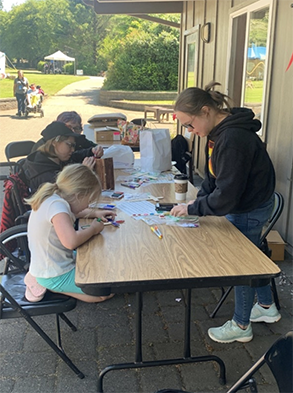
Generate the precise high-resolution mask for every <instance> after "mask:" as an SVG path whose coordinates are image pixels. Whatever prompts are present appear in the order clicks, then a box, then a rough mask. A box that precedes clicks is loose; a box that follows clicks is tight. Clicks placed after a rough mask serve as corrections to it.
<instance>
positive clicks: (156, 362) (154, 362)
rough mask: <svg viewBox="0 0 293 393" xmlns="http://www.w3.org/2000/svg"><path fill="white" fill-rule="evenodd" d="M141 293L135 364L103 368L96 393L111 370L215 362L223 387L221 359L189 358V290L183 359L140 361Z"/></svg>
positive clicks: (137, 321) (224, 370) (137, 301)
mask: <svg viewBox="0 0 293 393" xmlns="http://www.w3.org/2000/svg"><path fill="white" fill-rule="evenodd" d="M142 304H143V302H142V293H141V292H137V293H136V315H135V319H136V321H135V326H136V332H135V338H136V343H135V362H132V363H120V364H112V365H110V366H107V367H105V368H104V369H103V370H102V371H101V372H100V375H99V378H98V393H103V378H104V376H105V375H106V374H107V373H108V372H109V371H112V370H125V369H131V368H145V367H156V366H168V365H177V364H186V363H197V362H211V361H214V362H217V363H218V365H219V367H220V377H219V379H220V384H222V385H225V383H226V369H225V364H224V362H223V360H222V359H220V358H219V357H218V356H214V355H206V356H193V357H192V356H190V320H191V318H190V314H191V289H187V290H186V298H185V327H184V330H185V337H184V355H183V358H178V359H162V360H152V361H146V362H144V361H143V360H142V315H141V314H142Z"/></svg>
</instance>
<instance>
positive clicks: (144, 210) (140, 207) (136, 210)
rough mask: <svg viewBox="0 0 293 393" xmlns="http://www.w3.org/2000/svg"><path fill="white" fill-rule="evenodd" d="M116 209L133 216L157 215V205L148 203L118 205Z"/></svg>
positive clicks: (122, 202)
mask: <svg viewBox="0 0 293 393" xmlns="http://www.w3.org/2000/svg"><path fill="white" fill-rule="evenodd" d="M116 207H117V208H118V209H120V210H122V211H123V212H124V213H126V214H128V215H129V216H132V215H133V214H146V215H147V214H151V213H156V209H155V205H153V204H152V203H150V202H147V201H140V202H131V203H129V202H124V201H121V202H119V203H116Z"/></svg>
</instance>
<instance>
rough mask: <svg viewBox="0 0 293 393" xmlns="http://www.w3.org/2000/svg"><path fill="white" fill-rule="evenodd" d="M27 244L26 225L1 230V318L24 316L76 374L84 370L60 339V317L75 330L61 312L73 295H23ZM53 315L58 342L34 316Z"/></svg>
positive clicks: (73, 301)
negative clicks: (38, 297) (39, 297)
mask: <svg viewBox="0 0 293 393" xmlns="http://www.w3.org/2000/svg"><path fill="white" fill-rule="evenodd" d="M11 240H16V241H17V245H18V247H17V250H16V251H15V252H14V253H13V254H12V253H11V252H10V251H9V250H8V248H7V244H8V243H9V242H10V241H11ZM27 250H28V247H27V225H26V224H21V225H17V226H15V227H12V228H10V229H7V230H6V231H5V232H3V233H1V234H0V251H1V254H3V255H5V259H6V261H5V269H4V272H3V275H2V276H1V281H0V294H1V297H0V320H1V319H11V318H24V319H25V320H26V321H27V322H28V323H29V324H30V325H31V327H32V328H33V329H34V330H35V331H36V332H37V333H38V334H39V335H40V336H41V337H42V338H43V339H44V340H45V341H46V343H47V344H48V345H49V346H50V347H51V348H52V349H53V350H54V351H55V352H56V354H57V355H58V356H59V357H60V358H61V359H62V360H63V361H64V362H65V363H66V364H67V365H68V366H69V367H70V368H71V369H72V370H73V371H74V372H75V374H76V375H77V376H78V377H79V378H81V379H82V378H84V374H83V373H82V372H81V371H80V370H79V369H78V368H77V367H76V366H75V365H74V364H73V362H72V361H71V360H70V359H69V357H68V356H67V355H66V354H65V352H64V349H63V347H62V342H61V330H60V318H61V319H62V320H63V321H64V322H65V323H66V324H67V325H68V326H69V327H70V328H71V330H72V331H76V327H75V326H74V325H73V324H72V323H71V322H70V320H69V319H68V318H67V317H66V316H65V314H64V312H67V311H70V310H73V309H74V308H75V307H76V299H74V298H71V297H69V296H65V295H62V294H58V293H53V292H50V291H47V292H46V294H45V296H44V298H43V299H42V300H40V301H39V302H36V303H31V302H29V301H27V299H26V298H25V291H26V286H25V284H24V277H25V274H26V272H27V269H28V266H29V262H30V254H29V251H27ZM48 314H55V315H56V333H57V344H56V343H55V342H54V341H53V340H52V339H51V338H50V337H49V336H48V335H47V334H46V333H45V332H44V330H43V329H42V328H41V327H40V325H39V324H37V323H36V321H35V320H34V319H33V317H36V316H40V315H48Z"/></svg>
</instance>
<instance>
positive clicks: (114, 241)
mask: <svg viewBox="0 0 293 393" xmlns="http://www.w3.org/2000/svg"><path fill="white" fill-rule="evenodd" d="M115 189H117V190H119V189H120V190H121V191H124V192H128V190H127V191H126V189H125V187H121V186H118V185H117V188H115ZM133 192H143V193H145V192H150V193H151V194H152V195H154V196H163V197H164V199H163V200H162V202H176V200H175V190H174V184H170V183H166V184H153V185H149V186H146V187H140V188H139V189H136V190H134V191H133ZM195 196H196V189H195V188H194V187H193V186H192V185H191V184H189V190H188V195H187V201H189V200H192V199H194V198H195ZM104 201H106V202H108V203H109V199H108V200H104ZM110 201H111V202H113V200H112V199H111V200H110ZM129 203H132V202H129ZM117 219H120V220H125V222H124V223H123V224H121V225H120V228H115V227H113V226H111V225H110V226H106V227H105V228H104V230H103V231H102V233H101V234H99V235H97V236H95V237H93V238H92V239H90V241H88V242H87V243H85V244H84V245H82V246H81V247H79V248H78V249H77V262H76V278H75V281H76V284H77V285H78V286H80V287H81V288H82V289H83V290H84V291H85V292H86V290H87V289H88V290H89V291H90V293H93V290H94V288H97V289H99V288H105V287H109V288H111V290H112V291H113V292H123V291H124V292H126V291H129V292H130V291H139V290H155V289H168V288H192V287H212V286H221V285H249V284H251V283H253V281H254V280H258V279H268V278H271V277H274V276H277V275H278V274H279V273H280V269H279V267H278V266H277V265H275V264H274V263H273V262H272V261H271V260H270V259H269V258H267V257H266V256H265V255H264V253H263V252H261V251H260V250H259V249H258V248H257V247H255V246H254V245H253V244H252V243H251V242H250V241H249V240H248V239H247V238H246V237H245V236H244V235H242V233H241V232H240V231H238V229H237V228H236V227H234V225H232V224H231V223H230V222H229V221H228V220H227V219H226V218H225V217H214V216H213V217H212V216H208V217H200V220H199V223H200V226H199V228H182V227H178V226H170V225H159V229H160V231H161V232H162V234H163V239H159V238H158V237H157V236H156V235H155V234H154V233H153V232H152V231H151V229H150V226H149V225H147V224H146V223H144V222H143V221H141V220H135V219H133V218H132V217H130V216H128V215H127V214H126V213H123V212H122V211H120V210H119V209H117ZM256 284H257V285H259V283H257V282H254V285H256Z"/></svg>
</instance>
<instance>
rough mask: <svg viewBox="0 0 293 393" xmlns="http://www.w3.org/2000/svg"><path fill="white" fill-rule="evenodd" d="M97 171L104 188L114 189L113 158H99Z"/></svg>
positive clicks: (96, 166)
mask: <svg viewBox="0 0 293 393" xmlns="http://www.w3.org/2000/svg"><path fill="white" fill-rule="evenodd" d="M95 172H96V174H97V175H98V176H99V178H100V180H101V184H102V190H114V189H115V179H114V166H113V158H112V157H110V158H97V159H96V165H95Z"/></svg>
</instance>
